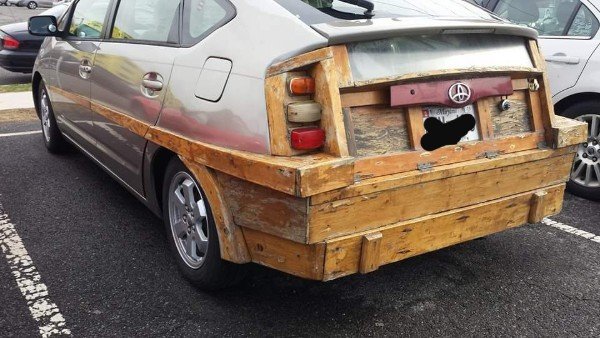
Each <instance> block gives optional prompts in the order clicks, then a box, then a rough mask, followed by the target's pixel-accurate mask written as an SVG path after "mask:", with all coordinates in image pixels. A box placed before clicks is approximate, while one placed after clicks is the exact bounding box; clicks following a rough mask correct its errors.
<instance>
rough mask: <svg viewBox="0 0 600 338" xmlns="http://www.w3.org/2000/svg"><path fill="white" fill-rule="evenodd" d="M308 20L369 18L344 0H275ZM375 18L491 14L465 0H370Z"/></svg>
mask: <svg viewBox="0 0 600 338" xmlns="http://www.w3.org/2000/svg"><path fill="white" fill-rule="evenodd" d="M275 1H276V2H277V3H279V4H280V5H281V6H283V7H284V8H286V9H287V10H289V11H290V12H292V13H293V14H294V15H296V16H297V17H298V18H300V19H301V20H302V21H304V22H305V23H307V24H310V25H312V24H319V23H327V22H331V21H334V20H340V19H341V20H357V19H368V18H369V17H370V16H366V15H365V11H366V9H365V8H363V7H360V6H357V5H353V4H350V3H348V2H345V1H342V0H275ZM370 2H371V3H373V5H374V7H375V9H374V11H373V13H372V14H373V18H374V19H376V18H398V17H423V16H426V17H453V18H470V19H474V18H475V19H491V18H492V16H491V15H490V14H489V13H487V12H486V11H484V10H482V9H480V8H478V7H477V6H475V5H474V4H472V3H469V2H466V1H464V0H427V1H423V0H381V1H378V0H370Z"/></svg>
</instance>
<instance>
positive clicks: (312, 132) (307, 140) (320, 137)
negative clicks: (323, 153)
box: [291, 127, 325, 150]
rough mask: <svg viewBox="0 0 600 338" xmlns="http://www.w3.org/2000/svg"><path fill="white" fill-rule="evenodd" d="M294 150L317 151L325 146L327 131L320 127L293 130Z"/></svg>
mask: <svg viewBox="0 0 600 338" xmlns="http://www.w3.org/2000/svg"><path fill="white" fill-rule="evenodd" d="M291 140H292V148H294V149H296V150H315V149H319V148H321V147H322V146H323V144H325V131H324V130H323V129H321V128H318V127H308V128H298V129H294V130H292V134H291Z"/></svg>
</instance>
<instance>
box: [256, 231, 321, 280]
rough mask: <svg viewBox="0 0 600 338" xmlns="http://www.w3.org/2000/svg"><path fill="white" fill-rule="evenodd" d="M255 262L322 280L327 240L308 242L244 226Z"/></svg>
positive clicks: (295, 274) (299, 275)
mask: <svg viewBox="0 0 600 338" xmlns="http://www.w3.org/2000/svg"><path fill="white" fill-rule="evenodd" d="M244 237H245V238H246V243H247V245H248V250H249V251H250V255H251V256H252V261H253V262H254V263H257V264H261V265H264V266H268V267H271V268H274V269H277V270H279V271H283V272H287V273H289V274H292V275H294V276H298V277H302V278H307V279H312V280H322V279H323V267H324V259H325V243H318V244H313V245H306V244H300V243H295V242H292V241H289V240H286V239H283V238H280V237H277V236H273V235H269V234H265V233H261V232H259V231H256V230H252V229H248V228H244Z"/></svg>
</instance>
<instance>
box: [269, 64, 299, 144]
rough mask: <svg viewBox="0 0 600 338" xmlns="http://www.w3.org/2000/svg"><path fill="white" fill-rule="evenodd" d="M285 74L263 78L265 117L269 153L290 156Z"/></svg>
mask: <svg viewBox="0 0 600 338" xmlns="http://www.w3.org/2000/svg"><path fill="white" fill-rule="evenodd" d="M286 85H287V74H285V73H283V74H278V75H275V76H272V77H269V78H267V79H266V80H265V95H266V103H267V118H268V120H269V137H270V146H271V154H272V155H276V156H291V155H292V154H293V152H292V148H291V146H290V142H289V138H288V122H287V116H286V108H285V97H286V96H287V89H286V88H287V86H286Z"/></svg>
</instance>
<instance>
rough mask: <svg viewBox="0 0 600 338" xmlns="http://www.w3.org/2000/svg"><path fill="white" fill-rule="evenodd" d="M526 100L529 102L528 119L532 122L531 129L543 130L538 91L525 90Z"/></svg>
mask: <svg viewBox="0 0 600 338" xmlns="http://www.w3.org/2000/svg"><path fill="white" fill-rule="evenodd" d="M527 102H528V104H529V110H530V114H531V115H530V119H531V123H532V127H533V130H535V131H537V132H544V131H545V126H544V120H543V118H542V114H544V112H543V111H542V103H541V102H540V92H539V91H535V92H534V91H531V90H528V91H527Z"/></svg>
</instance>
